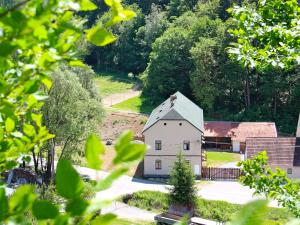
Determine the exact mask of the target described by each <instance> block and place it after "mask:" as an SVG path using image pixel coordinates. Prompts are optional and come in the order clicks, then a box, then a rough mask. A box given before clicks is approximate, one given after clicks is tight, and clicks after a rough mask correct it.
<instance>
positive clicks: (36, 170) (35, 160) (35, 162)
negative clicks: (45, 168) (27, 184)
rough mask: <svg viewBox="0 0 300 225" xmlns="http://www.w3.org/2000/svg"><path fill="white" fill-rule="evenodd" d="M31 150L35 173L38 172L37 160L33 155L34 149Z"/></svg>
mask: <svg viewBox="0 0 300 225" xmlns="http://www.w3.org/2000/svg"><path fill="white" fill-rule="evenodd" d="M31 152H32V158H33V164H34V171H35V172H36V174H38V169H39V161H38V158H37V156H36V155H35V152H34V150H32V151H31Z"/></svg>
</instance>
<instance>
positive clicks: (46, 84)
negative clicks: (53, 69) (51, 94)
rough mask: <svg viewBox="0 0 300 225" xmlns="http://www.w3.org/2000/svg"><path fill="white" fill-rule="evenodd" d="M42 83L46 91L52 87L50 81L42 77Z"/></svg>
mask: <svg viewBox="0 0 300 225" xmlns="http://www.w3.org/2000/svg"><path fill="white" fill-rule="evenodd" d="M42 82H43V84H44V85H45V86H46V87H47V88H48V89H50V88H51V87H52V81H51V79H50V78H48V77H44V78H43V79H42Z"/></svg>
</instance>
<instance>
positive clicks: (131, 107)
mask: <svg viewBox="0 0 300 225" xmlns="http://www.w3.org/2000/svg"><path fill="white" fill-rule="evenodd" d="M112 107H113V108H115V109H118V110H126V111H131V112H136V113H145V114H149V113H151V111H152V110H153V107H151V106H150V105H145V104H144V102H143V99H142V98H141V97H140V96H136V97H133V98H129V99H127V100H125V101H123V102H120V103H118V104H115V105H113V106H112Z"/></svg>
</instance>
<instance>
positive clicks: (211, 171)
mask: <svg viewBox="0 0 300 225" xmlns="http://www.w3.org/2000/svg"><path fill="white" fill-rule="evenodd" d="M241 175H242V172H241V170H240V169H239V168H214V167H202V171H201V179H206V180H238V179H239V178H240V176H241Z"/></svg>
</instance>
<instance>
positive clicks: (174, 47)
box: [143, 13, 197, 104]
mask: <svg viewBox="0 0 300 225" xmlns="http://www.w3.org/2000/svg"><path fill="white" fill-rule="evenodd" d="M195 20H197V18H196V17H195V15H194V14H192V13H188V14H186V15H184V16H182V17H180V18H178V21H177V22H178V25H177V24H176V25H177V26H176V25H175V24H173V26H171V27H170V28H168V29H167V30H166V31H165V32H164V33H163V35H162V36H160V37H159V38H157V39H156V40H155V42H154V43H153V45H152V48H153V50H152V52H151V54H150V59H149V63H148V66H147V69H146V70H145V72H144V75H143V76H144V89H143V95H144V96H145V97H148V98H147V99H148V101H149V102H150V103H151V104H157V102H161V101H162V100H164V99H166V98H168V97H169V96H170V94H172V93H174V92H176V91H180V92H182V93H183V94H185V95H187V96H189V95H190V93H191V91H190V87H189V82H190V78H189V74H190V71H191V70H192V69H193V64H192V61H191V59H190V57H189V55H190V53H189V50H190V48H191V47H192V45H193V41H192V39H191V36H190V27H191V26H192V22H193V21H195Z"/></svg>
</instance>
